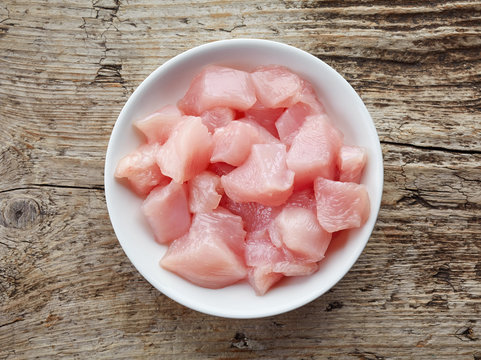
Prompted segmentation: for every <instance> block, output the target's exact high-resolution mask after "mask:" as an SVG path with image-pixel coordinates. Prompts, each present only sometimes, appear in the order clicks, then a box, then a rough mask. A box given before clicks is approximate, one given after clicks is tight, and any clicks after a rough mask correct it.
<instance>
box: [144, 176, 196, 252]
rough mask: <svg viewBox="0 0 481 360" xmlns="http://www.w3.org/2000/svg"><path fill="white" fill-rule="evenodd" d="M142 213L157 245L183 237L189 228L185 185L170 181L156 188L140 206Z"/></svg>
mask: <svg viewBox="0 0 481 360" xmlns="http://www.w3.org/2000/svg"><path fill="white" fill-rule="evenodd" d="M142 212H143V214H144V215H145V218H146V219H147V222H148V223H149V225H150V227H151V229H152V231H153V233H154V236H155V240H156V241H157V242H158V243H160V244H166V243H169V242H171V241H172V240H174V239H176V238H178V237H180V236H182V235H184V234H185V233H186V232H187V231H188V230H189V227H190V212H189V204H188V202H187V189H186V185H181V184H178V183H176V182H174V181H172V182H171V183H170V184H169V185H166V186H159V187H156V188H155V189H154V190H152V191H151V192H150V194H149V196H147V198H146V199H145V201H144V203H143V204H142Z"/></svg>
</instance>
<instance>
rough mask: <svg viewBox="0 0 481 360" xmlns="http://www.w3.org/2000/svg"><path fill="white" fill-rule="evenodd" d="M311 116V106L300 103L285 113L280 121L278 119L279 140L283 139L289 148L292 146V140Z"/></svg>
mask: <svg viewBox="0 0 481 360" xmlns="http://www.w3.org/2000/svg"><path fill="white" fill-rule="evenodd" d="M310 114H311V111H310V108H309V106H308V105H306V104H303V103H300V102H299V103H297V104H295V105H293V106H291V107H290V108H288V109H287V110H286V111H284V113H283V114H282V115H281V116H280V117H279V119H277V121H276V123H275V126H276V128H277V132H278V133H279V139H281V141H282V142H283V143H284V144H286V146H287V147H288V148H289V147H290V146H291V144H292V140H293V139H294V137H295V136H296V135H297V133H298V132H299V128H300V127H301V125H302V124H303V123H304V120H305V119H306V117H307V116H308V115H310Z"/></svg>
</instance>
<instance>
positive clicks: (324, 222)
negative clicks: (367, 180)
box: [314, 177, 370, 233]
mask: <svg viewBox="0 0 481 360" xmlns="http://www.w3.org/2000/svg"><path fill="white" fill-rule="evenodd" d="M314 193H315V195H316V201H317V219H318V221H319V224H321V226H322V227H323V228H324V229H325V230H326V231H329V232H331V233H332V232H335V231H339V230H344V229H350V228H356V227H359V226H361V225H363V224H364V223H365V222H366V220H367V219H368V217H369V211H370V203H369V195H368V193H367V190H366V187H365V186H364V185H359V184H356V183H350V182H341V181H332V180H328V179H324V178H321V177H319V178H317V179H316V180H315V181H314Z"/></svg>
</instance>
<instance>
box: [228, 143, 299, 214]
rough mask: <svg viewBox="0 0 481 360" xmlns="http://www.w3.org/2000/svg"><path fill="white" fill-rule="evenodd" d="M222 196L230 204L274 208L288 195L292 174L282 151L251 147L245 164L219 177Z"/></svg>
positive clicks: (266, 146) (272, 147) (265, 146)
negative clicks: (227, 198)
mask: <svg viewBox="0 0 481 360" xmlns="http://www.w3.org/2000/svg"><path fill="white" fill-rule="evenodd" d="M221 182H222V186H223V188H224V191H225V193H226V194H227V195H228V196H229V197H230V198H231V199H232V200H234V201H238V202H252V201H255V202H258V203H260V204H263V205H267V206H277V205H280V204H282V203H283V202H285V201H286V200H287V198H288V197H289V196H290V195H291V194H292V186H293V182H294V173H293V172H292V171H291V170H289V169H288V168H287V166H286V147H285V145H276V144H255V145H253V146H252V150H251V153H250V155H249V157H248V158H247V160H246V161H245V162H244V163H243V164H242V165H241V166H239V167H238V168H236V169H235V170H233V171H231V172H230V173H229V174H227V175H224V176H222V177H221Z"/></svg>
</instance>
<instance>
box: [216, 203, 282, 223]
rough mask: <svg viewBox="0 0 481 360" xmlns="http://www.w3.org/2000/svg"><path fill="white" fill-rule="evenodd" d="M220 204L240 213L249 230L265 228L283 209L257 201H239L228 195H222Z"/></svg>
mask: <svg viewBox="0 0 481 360" xmlns="http://www.w3.org/2000/svg"><path fill="white" fill-rule="evenodd" d="M220 205H221V206H223V207H225V208H226V209H228V210H229V211H231V212H232V213H233V214H236V215H239V216H240V217H241V218H242V220H244V228H245V230H246V231H248V232H252V231H259V230H265V229H267V227H268V226H269V224H270V223H271V222H272V220H273V219H274V218H275V217H276V216H277V214H278V213H279V212H280V211H281V209H280V207H272V206H265V205H262V204H259V203H256V202H246V203H239V202H236V201H234V200H232V199H230V198H229V197H228V196H226V195H224V196H222V199H221V201H220Z"/></svg>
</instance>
